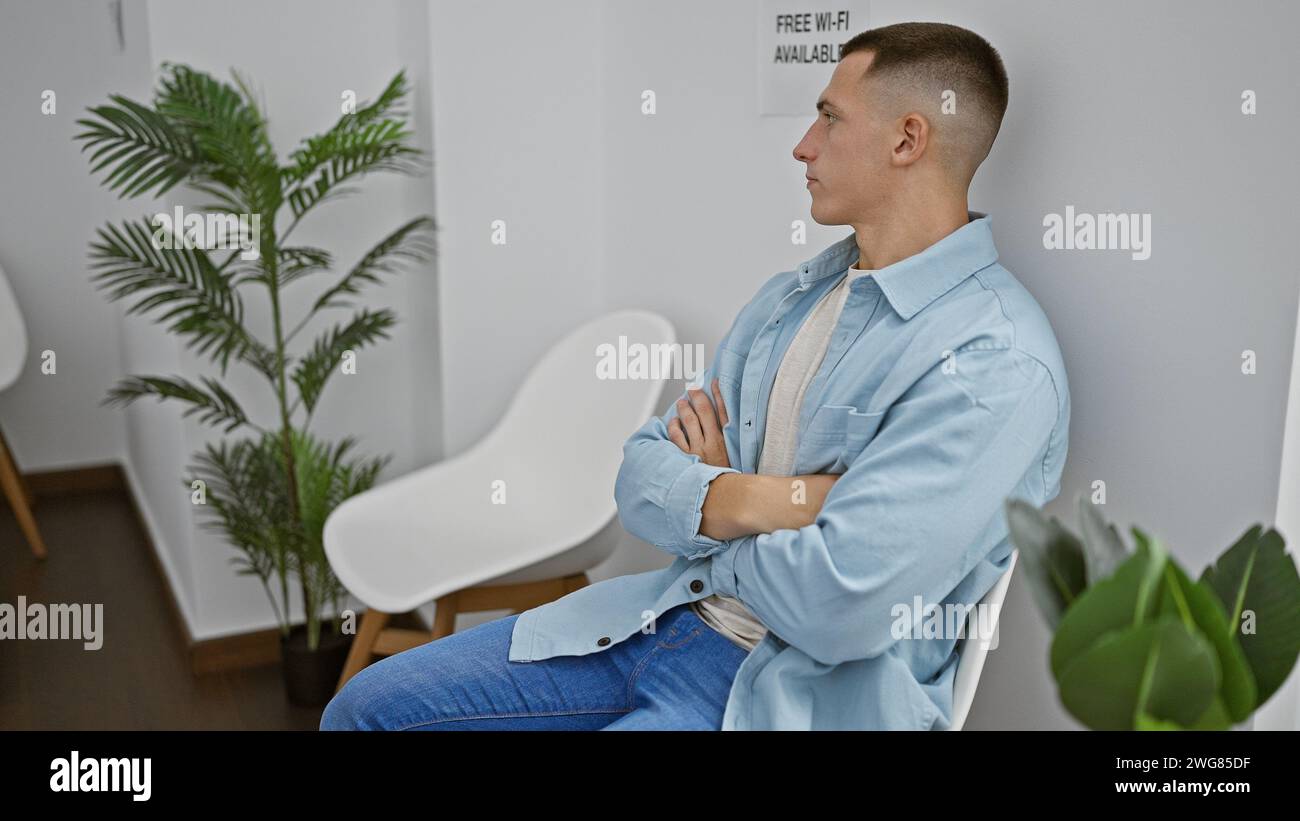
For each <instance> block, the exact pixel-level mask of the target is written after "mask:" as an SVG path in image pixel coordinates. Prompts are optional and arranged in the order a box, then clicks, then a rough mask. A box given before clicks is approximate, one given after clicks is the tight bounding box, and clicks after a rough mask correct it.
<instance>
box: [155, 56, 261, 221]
mask: <svg viewBox="0 0 1300 821" xmlns="http://www.w3.org/2000/svg"><path fill="white" fill-rule="evenodd" d="M234 76H235V80H236V83H237V84H238V86H239V87H238V88H236V87H234V86H231V85H228V84H226V83H223V82H221V81H219V80H217V79H215V78H214V77H212V76H211V75H209V74H206V73H204V72H201V71H195V70H193V69H191V68H189V67H188V66H184V65H177V64H174V63H164V64H163V76H162V79H161V80H160V81H159V87H158V92H157V94H156V95H155V97H154V106H155V108H156V109H157V110H158V113H159V114H161V115H162V116H164V117H166V118H167V119H168V121H169V122H170V123H171V124H172V126H173V128H175V129H176V130H178V131H180V132H181V133H183V134H184V135H185V136H186V137H188V138H189V139H190V140H191V141H192V144H193V145H194V147H195V148H196V150H197V151H198V153H199V155H200V156H201V157H202V158H203V159H204V161H205V165H204V166H203V167H202V169H201V170H202V172H203V173H202V176H203V177H205V178H206V179H207V180H210V181H211V182H213V183H217V184H218V185H219V186H221V187H220V188H217V187H214V186H212V185H211V184H210V183H207V182H200V185H199V187H200V190H203V191H205V192H206V193H209V194H212V195H214V196H217V197H219V198H220V199H221V201H222V202H223V203H224V204H225V206H226V208H227V210H233V211H238V212H247V213H260V212H268V213H270V212H274V211H275V209H276V208H278V207H279V204H280V196H281V190H280V180H279V167H278V164H277V162H276V158H275V151H274V149H273V148H272V147H271V141H270V138H269V137H268V136H267V132H266V119H265V118H264V117H263V116H262V113H261V111H260V109H259V108H258V106H257V102H256V100H254V99H253V96H252V94H251V92H249V90H248V87H247V84H246V83H245V82H244V81H243V79H242V78H241V77H240V76H239V75H238V74H237V73H236V74H235V75H234ZM223 188H224V189H225V191H223V190H222V189H223ZM226 192H229V193H226Z"/></svg>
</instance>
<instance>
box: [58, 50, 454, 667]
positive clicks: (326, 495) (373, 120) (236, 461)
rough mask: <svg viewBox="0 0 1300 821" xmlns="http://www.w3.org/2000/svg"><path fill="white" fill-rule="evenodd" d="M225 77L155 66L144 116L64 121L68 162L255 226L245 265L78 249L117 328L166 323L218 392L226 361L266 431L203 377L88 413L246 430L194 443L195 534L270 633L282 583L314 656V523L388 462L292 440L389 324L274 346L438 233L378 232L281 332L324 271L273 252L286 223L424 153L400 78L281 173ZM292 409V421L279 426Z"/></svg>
mask: <svg viewBox="0 0 1300 821" xmlns="http://www.w3.org/2000/svg"><path fill="white" fill-rule="evenodd" d="M233 77H234V84H233V85H232V84H229V83H224V82H221V81H220V80H217V79H216V78H214V77H212V76H211V75H209V74H206V73H204V72H202V71H197V70H195V69H192V68H190V67H189V66H185V65H180V64H174V63H164V64H163V66H162V74H161V78H160V80H159V83H158V86H157V88H156V90H155V92H154V96H153V100H152V102H151V104H144V103H139V102H136V101H134V100H131V99H129V98H127V97H124V96H122V95H118V94H114V95H110V96H109V102H108V103H106V104H104V105H99V106H94V107H91V108H89V109H88V112H89V115H88V116H87V117H85V118H83V119H80V120H78V121H77V122H78V124H79V125H81V126H83V127H84V129H85V130H84V131H82V132H81V133H79V134H78V135H77V136H76V138H75V139H76V140H79V141H80V142H81V143H82V152H83V153H86V152H89V157H88V159H89V162H90V166H91V172H92V173H94V174H102V182H103V184H104V185H105V186H107V187H108V188H109V189H110V190H113V191H117V192H118V196H119V197H137V196H142V195H148V196H152V197H159V196H162V195H163V194H166V193H167V192H169V191H171V190H172V189H173V188H175V187H176V186H178V185H184V186H186V187H188V188H190V189H192V190H194V191H197V192H200V193H202V194H204V195H206V196H208V197H210V198H211V200H212V202H210V203H209V204H207V205H206V206H204V210H206V211H208V212H211V213H214V214H228V215H235V216H242V217H248V218H250V219H251V218H252V217H254V216H255V217H257V218H258V219H259V220H260V225H261V226H262V230H261V232H260V238H259V243H260V244H259V246H258V247H257V248H256V251H257V254H256V256H255V258H251V259H244V258H243V256H242V255H241V254H240V253H239V252H238V251H236V252H234V253H230V254H229V255H227V256H226V258H225V259H224V260H220V261H218V260H216V259H214V258H213V254H212V253H210V252H209V250H207V249H204V248H191V247H186V246H187V245H188V244H189V243H186V242H183V241H182V240H183V239H184V238H183V237H177V236H173V235H171V234H170V233H169V232H168V231H167V230H165V229H163V228H158V229H155V228H154V227H152V224H151V223H150V221H149V220H148V219H147V218H142V219H140V220H138V221H131V220H128V221H125V222H123V223H121V224H120V225H113V224H109V225H106V226H104V227H103V228H100V229H99V230H98V232H97V233H98V239H97V240H96V241H93V242H92V243H91V245H90V256H91V259H92V263H91V268H92V271H93V272H94V273H93V280H94V281H95V282H96V283H97V285H98V286H99V287H100V288H101V289H102V290H104V291H105V293H106V294H107V296H108V298H109V299H110V300H113V301H117V300H126V299H128V298H131V299H132V300H133V302H132V304H131V305H130V307H129V308H128V310H127V313H128V314H141V315H149V316H152V317H153V318H154V319H155V321H157V322H160V323H166V325H165V327H166V328H167V330H168V331H170V332H172V333H175V334H177V335H178V336H180V337H183V338H184V339H185V340H186V344H187V347H189V348H190V349H191V350H193V351H195V352H196V353H197V354H199V355H202V356H204V357H206V358H208V359H209V360H210V361H211V362H212V363H213V364H215V365H218V366H219V367H220V375H221V377H223V378H224V377H225V376H226V373H227V369H228V367H229V365H230V363H231V362H236V363H242V364H244V365H246V366H248V367H249V368H251V369H253V370H254V371H255V372H257V373H258V374H261V375H262V376H263V377H264V378H265V379H266V381H267V383H268V384H269V387H270V390H271V392H272V394H273V396H274V398H275V404H276V407H277V409H278V412H279V413H278V419H277V420H275V422H274V423H273V424H271V425H268V426H265V427H264V426H261V425H258V424H256V423H255V422H254V421H252V420H251V419H250V418H249V417H248V415H247V414H246V413H245V412H244V410H243V408H242V407H241V405H240V403H239V402H238V401H237V400H236V399H235V397H234V396H233V395H232V394H231V392H230V391H228V390H227V389H226V388H225V387H224V386H223V385H222V383H221V382H219V381H218V380H217V379H215V378H212V377H208V376H203V377H200V378H199V380H198V381H197V382H195V381H192V380H189V379H185V378H183V377H180V376H172V377H161V376H140V375H132V376H130V377H128V378H127V379H124V380H122V382H120V383H119V384H118V385H117V386H115V387H114V388H113V389H112V390H111V391H110V392H109V395H108V397H107V398H106V399H105V400H104V404H116V405H127V404H130V403H132V402H134V401H136V400H138V399H140V398H142V397H145V396H154V397H156V398H157V399H158V400H159V401H162V400H166V399H171V400H177V401H180V402H182V403H184V404H186V405H188V408H187V409H186V410H185V412H184V415H185V416H190V415H194V416H195V417H196V418H197V419H198V421H200V422H202V423H204V424H207V425H211V426H213V427H220V428H221V429H222V432H223V433H231V432H232V431H235V430H236V429H239V428H243V427H247V428H250V429H251V430H252V434H251V435H248V436H245V437H244V438H240V439H236V440H234V441H230V442H227V441H225V440H221V441H219V442H217V443H215V444H214V443H211V442H209V443H208V444H207V445H206V449H205V450H204V451H201V452H200V453H199V454H198V455H197V464H195V465H193V466H192V468H191V469H192V470H193V471H194V474H195V475H196V476H199V477H201V478H203V480H204V482H205V485H206V499H205V502H206V504H207V510H208V512H209V513H210V514H211V518H210V519H209V520H208V521H206V522H205V525H207V526H209V527H215V528H216V529H218V530H219V531H220V532H222V533H223V534H224V535H225V537H226V539H227V541H228V542H229V543H230V544H231V545H232V546H233V547H235V548H236V549H237V550H238V551H239V553H240V555H239V557H238V558H236V559H235V564H236V566H237V568H238V572H240V573H241V574H250V575H254V576H257V577H258V578H259V579H260V580H261V581H262V584H263V586H264V587H265V588H266V590H267V595H268V596H269V597H270V599H271V604H272V607H274V608H275V610H276V614H277V618H278V619H279V621H280V627H281V631H282V632H283V633H284V634H285V635H288V633H289V629H290V624H291V615H290V613H289V612H288V606H289V584H290V581H291V580H294V581H296V583H297V584H298V585H299V587H300V589H301V592H302V599H303V606H304V610H305V617H306V621H307V627H308V637H309V646H311V647H312V648H315V647H316V646H317V641H318V639H319V635H320V618H321V609H322V607H323V606H324V605H325V604H326V603H332V604H333V605H334V609H335V612H337V610H338V603H339V599H340V597H341V596H342V593H343V590H342V588H341V586H340V584H339V582H338V580H337V579H336V578H335V577H334V575H333V573H332V572H331V570H330V567H329V563H328V561H327V560H326V557H325V552H324V544H323V542H322V533H323V530H324V525H325V520H326V518H327V517H328V516H329V514H330V512H331V511H333V510H334V508H335V507H337V506H338V505H339V504H340V503H341V502H342V501H343V500H344V499H346V498H348V497H349V496H352V495H355V494H356V493H360V492H361V491H363V490H366V489H367V488H369V487H371V486H372V485H373V484H374V481H375V479H376V477H377V475H378V473H379V471H380V470H382V468H383V466H384V465H385V464H386V463H387V462H388V459H389V457H384V458H381V459H372V460H366V459H360V458H355V457H352V456H350V455H349V451H350V450H351V449H352V448H353V447H355V445H356V441H355V440H354V439H353V438H352V437H347V438H345V439H343V440H342V441H340V442H339V443H337V444H336V445H333V446H331V445H329V444H328V443H325V442H321V441H319V440H317V439H315V438H314V437H313V436H312V435H311V433H310V432H309V430H308V427H309V424H310V421H311V416H312V413H313V412H314V411H315V409H316V408H317V407H318V406H319V402H320V399H321V396H322V394H323V392H324V389H325V385H326V383H327V382H328V380H329V378H330V376H331V375H332V374H333V373H334V372H335V370H336V369H337V368H338V366H339V362H340V359H341V357H342V356H343V355H344V354H345V353H347V352H355V351H358V350H360V349H362V348H364V347H367V346H370V345H373V344H374V343H376V342H377V341H378V340H380V339H385V338H387V337H388V331H389V330H390V329H392V328H393V327H394V325H395V324H396V322H397V317H396V316H395V315H394V314H393V312H392V311H390V310H388V309H377V310H372V309H369V308H360V309H357V310H355V311H354V313H353V316H352V318H351V320H350V321H348V322H346V323H344V324H335V325H333V326H332V327H330V328H328V329H327V330H325V331H324V332H322V333H321V334H320V335H319V336H318V337H317V338H316V339H315V340H314V341H313V342H312V343H310V344H309V345H307V346H306V348H305V349H304V350H301V351H299V352H296V353H295V352H294V351H293V350H291V349H290V346H289V343H290V342H291V341H292V339H293V337H294V336H296V335H297V332H298V331H299V330H301V329H302V328H303V327H304V326H306V325H307V324H308V323H309V322H310V321H311V319H312V318H314V317H315V316H317V315H318V314H319V313H321V312H323V311H328V310H333V309H338V308H349V307H353V306H354V305H355V300H354V299H353V298H354V297H357V296H358V295H359V294H360V293H361V291H362V289H363V288H364V287H365V286H367V285H370V284H374V283H377V282H378V281H379V280H380V277H381V276H382V275H385V274H392V273H396V272H398V271H400V270H401V269H402V268H404V267H405V266H407V265H410V264H412V263H420V262H424V261H426V260H428V259H430V258H432V256H433V253H434V246H433V241H432V234H433V231H434V230H435V228H436V226H435V224H434V222H433V220H432V219H431V218H429V217H418V218H416V219H413V220H411V221H409V222H407V223H406V224H404V225H402V226H401V227H399V228H398V229H397V230H395V231H393V232H392V233H391V234H390V235H389V236H387V237H385V238H384V239H383V240H381V241H380V242H379V243H378V244H377V245H375V247H374V248H373V249H371V250H370V251H369V252H367V253H366V254H365V255H364V256H363V257H362V258H361V259H360V260H359V261H358V262H357V263H356V264H355V265H354V266H353V267H352V268H350V269H349V270H348V271H347V273H345V274H344V275H343V276H342V278H340V279H338V280H337V281H336V282H334V284H332V285H330V286H329V287H327V288H326V289H324V290H323V291H322V293H321V294H320V295H319V296H318V297H317V298H316V299H315V300H313V301H312V305H311V308H310V309H309V310H307V311H306V312H305V314H304V315H303V316H302V317H301V318H300V319H299V321H298V322H297V323H296V324H295V326H294V328H293V330H292V331H289V332H286V331H285V323H284V317H283V311H282V305H281V290H282V289H283V288H285V287H288V286H289V285H291V284H293V283H296V282H299V281H306V280H308V279H310V278H311V277H312V276H313V275H315V274H320V273H325V272H328V271H330V270H331V269H332V268H333V265H334V260H333V257H332V256H331V255H330V253H329V252H328V251H325V250H322V249H320V248H314V247H307V246H293V245H289V244H288V243H287V240H288V237H289V235H290V234H291V233H292V232H293V230H294V228H295V227H296V226H297V225H298V223H299V222H300V221H301V220H302V219H303V218H304V217H305V216H307V214H308V213H309V212H310V211H311V210H312V209H313V208H315V207H316V206H317V205H319V204H321V203H322V202H325V201H326V200H330V199H335V198H338V197H341V196H344V195H346V194H348V193H351V192H352V191H355V190H356V189H355V187H354V185H355V183H357V182H359V181H360V180H361V179H362V178H363V177H364V176H365V175H367V174H371V173H376V172H395V173H414V172H417V171H419V170H421V169H422V168H423V165H422V156H423V155H422V154H421V152H420V151H419V150H418V149H416V148H413V147H411V146H410V145H408V144H407V143H408V142H409V140H410V138H411V136H412V135H411V132H410V131H409V130H408V129H407V126H406V112H405V110H404V109H403V107H402V106H403V103H404V100H405V97H406V94H407V93H408V91H409V87H408V85H407V80H406V75H405V72H398V74H397V75H396V76H395V77H394V78H393V79H392V81H391V82H389V84H388V85H387V87H385V88H384V90H383V92H381V94H380V95H379V97H378V98H377V99H376V100H375V101H374V102H371V103H367V104H362V105H361V106H360V107H358V108H357V109H356V110H355V111H353V112H350V113H347V114H344V115H343V116H342V117H341V118H340V119H339V120H338V121H337V122H336V123H335V124H334V126H333V127H332V128H330V129H329V130H327V131H325V132H324V133H322V134H318V135H315V136H311V137H308V138H307V139H305V140H303V141H302V142H301V143H300V144H299V146H298V147H297V148H295V149H294V150H293V151H292V152H291V153H290V154H289V157H288V161H287V162H285V163H283V164H281V163H280V162H279V161H278V159H277V157H276V153H275V150H274V148H273V146H272V144H271V141H270V138H269V137H268V132H267V120H266V117H265V115H264V114H263V111H262V107H261V105H260V104H259V103H258V101H257V100H256V99H255V96H254V95H253V93H252V92H251V90H250V88H249V84H248V83H247V82H246V81H245V80H244V78H242V77H241V76H239V75H238V74H233ZM282 211H283V212H285V213H286V214H287V218H288V219H289V222H288V224H287V225H286V226H283V227H282V226H280V225H278V224H277V217H278V216H279V214H280V213H281V212H282ZM250 288H252V289H255V290H254V292H255V293H258V294H263V295H264V296H265V298H266V299H267V300H268V302H269V306H270V314H271V319H272V324H273V338H272V339H270V340H269V341H267V342H263V341H261V340H260V339H259V338H258V337H257V336H256V335H255V334H254V333H253V332H252V331H250V330H249V328H248V326H247V325H246V323H245V313H244V304H245V298H246V291H247V289H250ZM291 386H292V387H293V388H294V389H296V393H297V396H296V397H294V396H292V395H291V394H292V393H293V392H292V391H291V390H290V387H291ZM299 411H301V412H302V418H301V419H300V420H295V419H294V415H295V413H297V412H299ZM185 485H186V487H190V482H189V481H188V480H187V481H185ZM277 596H278V598H277ZM281 603H282V604H283V607H281V606H279V605H280V604H281Z"/></svg>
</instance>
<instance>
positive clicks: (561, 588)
mask: <svg viewBox="0 0 1300 821" xmlns="http://www.w3.org/2000/svg"><path fill="white" fill-rule="evenodd" d="M588 584H590V580H589V579H588V578H587V574H586V573H575V574H574V575H572V576H565V577H563V578H557V579H545V580H542V581H537V582H526V583H523V584H506V585H492V586H481V587H467V588H465V589H464V590H457V591H454V592H452V593H448V594H447V595H445V596H441V597H439V598H438V600H437V604H436V606H435V609H434V613H433V627H432V629H431V630H429V631H428V632H425V631H423V630H408V629H402V628H397V627H389V626H388V622H389V620H390V619H391V618H392V615H391V614H389V613H381V612H379V611H378V610H367V611H366V612H365V615H363V616H362V617H361V629H360V630H358V631H357V636H356V638H355V639H353V641H352V649H350V650H349V651H348V660H347V662H346V663H345V664H344V667H343V674H342V675H341V676H339V684H338V689H342V688H343V685H344V684H347V682H348V679H350V678H352V677H353V676H355V675H356V674H357V673H359V672H361V670H363V669H364V668H365V667H366V665H368V664H370V662H371V659H372V657H373V656H391V655H394V654H396V653H401V652H404V651H406V650H409V649H411V648H413V647H419V646H420V645H422V644H427V643H429V642H431V641H437V640H438V639H440V638H445V637H446V636H450V635H451V634H452V633H454V632H455V631H456V615H457V614H458V613H462V612H463V613H473V612H476V611H481V610H500V609H509V610H511V612H513V613H522V612H523V611H524V610H527V609H529V608H532V607H536V606H537V605H539V604H542V603H544V602H548V601H552V600H554V599H557V598H559V597H561V596H564V595H567V594H569V593H572V592H573V591H575V590H580V589H582V588H583V587H586V586H587V585H588ZM338 689H336V690H335V692H337V691H338Z"/></svg>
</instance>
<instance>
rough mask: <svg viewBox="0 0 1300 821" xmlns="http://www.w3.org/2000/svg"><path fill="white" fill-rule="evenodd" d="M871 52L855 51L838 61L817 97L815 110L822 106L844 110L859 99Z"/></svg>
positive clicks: (864, 82) (864, 83) (864, 86)
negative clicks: (829, 79) (828, 80)
mask: <svg viewBox="0 0 1300 821" xmlns="http://www.w3.org/2000/svg"><path fill="white" fill-rule="evenodd" d="M873 56H874V55H873V53H872V52H864V51H855V52H853V53H852V54H850V55H849V56H848V57H845V58H844V59H843V60H841V61H840V63H839V65H837V66H836V67H835V71H834V72H833V73H832V74H831V81H830V83H829V84H827V86H826V90H825V91H823V92H822V93H821V96H820V97H818V98H817V110H818V111H821V109H822V107H823V106H830V107H832V108H836V109H839V110H840V111H845V110H847V109H848V108H849V107H851V106H853V104H854V101H856V100H861V98H862V92H863V91H864V90H865V88H866V85H867V81H866V80H865V78H864V77H863V74H864V73H865V72H866V70H867V67H868V66H870V65H871V58H872V57H873Z"/></svg>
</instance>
